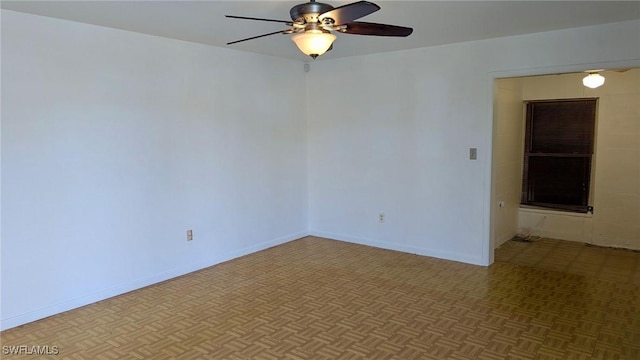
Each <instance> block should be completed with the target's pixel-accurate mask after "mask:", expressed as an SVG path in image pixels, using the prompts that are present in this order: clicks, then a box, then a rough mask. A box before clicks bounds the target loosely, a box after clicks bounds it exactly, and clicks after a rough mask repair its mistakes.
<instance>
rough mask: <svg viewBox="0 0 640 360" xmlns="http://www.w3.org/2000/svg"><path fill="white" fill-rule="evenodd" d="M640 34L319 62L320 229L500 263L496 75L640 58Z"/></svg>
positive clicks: (312, 110)
mask: <svg viewBox="0 0 640 360" xmlns="http://www.w3.org/2000/svg"><path fill="white" fill-rule="evenodd" d="M639 41H640V21H631V22H623V23H617V24H608V25H601V26H591V27H584V28H577V29H568V30H562V31H554V32H547V33H538V34H530V35H523V36H514V37H508V38H500V39H492V40H485V41H476V42H470V43H460V44H452V45H446V46H438V47H431V48H424V49H417V50H412V51H403V52H395V53H386V54H377V55H370V56H363V57H353V58H345V59H336V60H331V61H322V62H318V63H314V64H313V66H312V69H311V72H310V73H309V74H308V83H309V84H313V86H309V88H308V92H309V100H308V102H309V103H308V123H309V125H308V126H309V128H308V141H309V150H308V151H309V228H310V232H311V233H313V234H317V235H322V236H328V237H332V238H336V239H341V240H349V241H354V242H358V243H363V244H368V245H374V246H380V247H384V248H390V249H397V250H403V251H411V252H416V253H420V254H424V255H430V256H436V257H442V258H447V259H452V260H459V261H465V262H469V263H475V264H485V265H486V264H489V263H491V262H492V261H493V260H492V259H493V252H492V251H489V249H490V247H491V242H490V234H491V229H490V209H491V148H492V139H491V137H492V122H493V114H492V107H493V103H492V96H493V79H494V78H501V77H510V76H522V75H536V74H544V73H555V72H568V71H580V70H585V69H587V68H591V67H595V66H597V67H611V66H616V67H617V66H618V65H620V64H625V65H626V64H630V63H633V64H640V47H638V46H637V44H638V43H639ZM471 147H476V148H478V160H469V158H468V152H469V148H471ZM378 212H385V214H386V222H385V223H382V224H381V223H378V221H377V214H378Z"/></svg>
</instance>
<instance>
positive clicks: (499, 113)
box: [491, 78, 524, 249]
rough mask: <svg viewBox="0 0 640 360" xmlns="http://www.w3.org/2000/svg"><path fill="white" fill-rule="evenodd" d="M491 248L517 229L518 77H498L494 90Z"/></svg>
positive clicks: (520, 134) (519, 171) (519, 167)
mask: <svg viewBox="0 0 640 360" xmlns="http://www.w3.org/2000/svg"><path fill="white" fill-rule="evenodd" d="M493 116H494V130H493V161H492V166H493V174H492V184H493V187H492V201H491V214H492V216H491V219H492V220H493V235H492V236H491V239H492V240H493V245H492V247H491V248H492V249H495V248H497V247H498V246H500V245H501V244H503V243H504V242H505V241H507V240H509V239H511V238H512V237H513V236H514V235H515V234H516V233H517V232H518V209H519V208H520V194H521V191H522V186H521V184H522V163H523V161H522V158H523V152H522V150H523V141H522V139H523V138H524V121H523V106H522V79H521V78H510V79H498V80H496V82H495V93H494V106H493Z"/></svg>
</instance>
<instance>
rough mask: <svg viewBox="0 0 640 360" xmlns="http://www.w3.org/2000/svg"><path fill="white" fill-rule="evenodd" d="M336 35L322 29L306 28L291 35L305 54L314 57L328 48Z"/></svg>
mask: <svg viewBox="0 0 640 360" xmlns="http://www.w3.org/2000/svg"><path fill="white" fill-rule="evenodd" d="M335 39H336V36H335V35H333V34H331V33H327V32H323V31H322V30H307V31H305V32H303V33H299V34H295V35H293V36H292V37H291V40H293V42H294V43H296V45H297V46H298V49H300V51H302V52H303V53H304V54H305V55H309V56H311V57H312V58H314V59H315V58H316V57H318V56H320V55H322V54H324V53H325V52H327V50H329V48H330V47H331V44H333V41H334V40H335Z"/></svg>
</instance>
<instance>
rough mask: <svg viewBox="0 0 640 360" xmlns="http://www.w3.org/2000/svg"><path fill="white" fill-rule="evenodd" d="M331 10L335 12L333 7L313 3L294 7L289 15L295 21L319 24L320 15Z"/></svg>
mask: <svg viewBox="0 0 640 360" xmlns="http://www.w3.org/2000/svg"><path fill="white" fill-rule="evenodd" d="M330 10H333V6H331V5H329V4H323V3H319V2H315V1H312V2H308V3H304V4H299V5H296V6H294V7H292V8H291V10H290V11H289V14H290V15H291V20H293V21H296V22H298V21H302V20H304V22H305V23H314V22H318V15H320V14H324V13H326V12H327V11H330Z"/></svg>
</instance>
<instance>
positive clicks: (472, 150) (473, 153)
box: [469, 148, 478, 160]
mask: <svg viewBox="0 0 640 360" xmlns="http://www.w3.org/2000/svg"><path fill="white" fill-rule="evenodd" d="M477 158H478V149H477V148H469V159H471V160H476V159H477Z"/></svg>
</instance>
